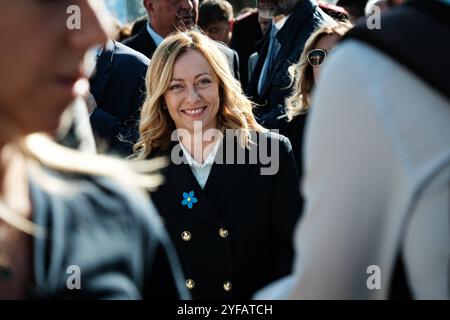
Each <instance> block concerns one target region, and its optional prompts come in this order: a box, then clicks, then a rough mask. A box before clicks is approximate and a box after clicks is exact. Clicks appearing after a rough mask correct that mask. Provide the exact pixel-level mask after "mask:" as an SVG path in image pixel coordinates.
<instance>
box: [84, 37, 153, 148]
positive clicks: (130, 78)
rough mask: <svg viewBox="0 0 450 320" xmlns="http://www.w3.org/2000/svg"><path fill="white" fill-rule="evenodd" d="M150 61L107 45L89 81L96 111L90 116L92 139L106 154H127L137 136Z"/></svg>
mask: <svg viewBox="0 0 450 320" xmlns="http://www.w3.org/2000/svg"><path fill="white" fill-rule="evenodd" d="M149 62H150V60H149V59H148V58H146V57H145V56H144V55H142V54H141V53H139V52H137V51H135V50H132V49H130V48H129V47H127V46H125V45H123V44H121V43H119V42H115V41H110V42H108V45H107V46H106V48H105V49H104V50H103V52H102V54H101V56H100V58H99V59H98V62H97V65H96V71H95V74H94V75H93V77H91V79H90V85H91V93H92V95H93V96H94V98H95V101H96V103H97V108H96V109H95V110H94V112H93V113H92V115H91V124H92V129H93V132H94V136H95V137H96V138H97V140H98V141H99V143H100V144H101V145H102V144H103V143H105V144H106V147H107V150H106V152H108V153H114V154H119V155H124V156H127V155H130V154H131V153H132V147H133V144H134V143H135V142H136V141H137V139H138V137H139V130H138V119H139V113H140V109H141V107H142V104H143V102H144V100H145V92H146V89H145V76H146V73H147V68H148V64H149Z"/></svg>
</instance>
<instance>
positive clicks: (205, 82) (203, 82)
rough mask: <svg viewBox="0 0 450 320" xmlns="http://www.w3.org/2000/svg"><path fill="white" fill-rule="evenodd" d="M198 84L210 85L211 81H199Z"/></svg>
mask: <svg viewBox="0 0 450 320" xmlns="http://www.w3.org/2000/svg"><path fill="white" fill-rule="evenodd" d="M199 83H200V84H208V83H211V80H210V79H200V81H199Z"/></svg>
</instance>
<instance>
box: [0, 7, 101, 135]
mask: <svg viewBox="0 0 450 320" xmlns="http://www.w3.org/2000/svg"><path fill="white" fill-rule="evenodd" d="M72 5H75V6H77V7H71V8H75V11H70V10H68V8H69V7H70V6H72ZM78 8H79V10H78ZM67 11H69V12H71V14H68V13H67ZM74 12H75V15H74ZM77 12H79V13H80V22H81V23H80V26H79V28H78V26H75V27H77V29H73V28H72V29H73V30H71V29H70V28H69V27H70V26H71V25H72V26H73V24H71V22H74V21H75V22H76V20H77V19H76V18H77V16H76V13H77ZM68 26H69V27H68ZM105 41H106V34H105V33H104V31H103V29H102V27H101V25H100V23H99V21H98V18H97V16H96V14H95V13H94V11H93V9H92V7H91V4H90V0H57V1H50V0H14V1H10V0H7V1H3V0H2V1H0V42H1V43H2V45H1V47H0V70H1V75H0V77H1V81H0V117H1V118H3V120H4V121H8V122H9V123H11V124H13V125H14V126H15V127H16V129H18V130H19V131H20V132H21V133H22V134H26V133H32V132H40V131H44V132H53V131H54V130H55V129H56V128H57V126H58V124H59V119H60V116H61V114H62V112H63V111H64V109H65V108H66V106H67V105H68V104H69V103H70V102H71V101H72V100H73V98H74V96H75V94H76V87H78V84H80V79H82V78H83V76H84V75H83V71H82V61H83V58H84V54H85V52H86V50H87V49H88V48H90V47H91V46H93V45H95V44H99V43H103V42H105ZM76 84H77V86H76Z"/></svg>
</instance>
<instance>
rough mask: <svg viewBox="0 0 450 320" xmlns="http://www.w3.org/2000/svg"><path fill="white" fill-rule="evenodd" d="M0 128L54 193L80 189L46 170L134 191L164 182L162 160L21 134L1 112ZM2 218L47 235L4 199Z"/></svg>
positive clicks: (0, 210) (0, 209) (29, 231)
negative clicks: (93, 151) (122, 156)
mask: <svg viewBox="0 0 450 320" xmlns="http://www.w3.org/2000/svg"><path fill="white" fill-rule="evenodd" d="M69 114H70V113H66V115H69ZM63 118H64V117H63ZM67 120H68V119H67V117H66V119H63V121H62V123H63V124H64V123H66V124H67V125H68V124H70V123H71V122H70V119H69V121H67ZM0 127H1V128H2V129H3V138H4V139H3V140H4V141H8V142H7V146H9V147H11V148H14V149H15V150H17V151H18V152H20V154H22V156H23V158H24V160H25V164H26V170H27V174H28V175H29V176H31V177H32V178H33V180H34V181H36V182H37V183H38V184H39V185H40V186H42V187H43V188H44V189H45V190H47V191H49V192H51V193H53V194H59V195H62V196H67V197H71V196H73V195H74V194H77V193H78V192H80V191H81V190H80V188H79V186H78V185H77V184H76V183H74V181H72V180H71V179H69V180H67V181H66V180H65V179H64V178H60V177H56V176H55V175H53V174H51V173H50V174H49V172H48V170H47V169H51V170H52V171H55V172H59V173H62V174H70V175H72V174H74V175H81V176H98V177H108V178H111V179H113V180H115V181H116V182H118V183H120V184H122V185H125V186H127V187H129V188H133V189H134V190H154V189H155V188H156V187H158V186H159V185H160V184H161V183H162V181H163V178H162V176H161V175H160V174H159V173H158V171H159V170H160V169H161V168H162V167H163V166H165V165H166V163H165V161H164V160H163V159H155V160H150V161H149V160H146V161H135V162H133V161H125V160H121V159H116V158H113V157H110V156H106V155H98V154H90V153H82V152H80V151H78V150H74V149H70V148H67V147H64V146H62V145H59V144H57V143H56V142H54V139H53V138H52V137H50V136H49V135H47V134H43V133H32V134H27V135H22V134H21V133H20V131H19V130H18V128H17V127H16V126H15V125H13V124H12V123H11V122H10V121H8V120H6V119H4V118H3V117H2V116H1V115H0ZM60 129H61V127H60ZM62 131H63V132H64V131H65V128H63V129H62ZM0 220H3V221H5V222H6V223H8V224H9V225H11V226H13V227H15V228H17V229H19V230H21V231H23V232H25V233H27V234H30V235H32V236H36V237H45V235H46V230H44V229H42V227H40V226H38V225H36V224H34V223H33V222H32V221H29V220H28V219H26V218H24V217H22V216H21V215H19V214H17V213H16V212H14V211H13V210H11V209H10V208H9V207H8V206H7V205H6V204H5V203H4V202H3V201H2V200H1V199H0Z"/></svg>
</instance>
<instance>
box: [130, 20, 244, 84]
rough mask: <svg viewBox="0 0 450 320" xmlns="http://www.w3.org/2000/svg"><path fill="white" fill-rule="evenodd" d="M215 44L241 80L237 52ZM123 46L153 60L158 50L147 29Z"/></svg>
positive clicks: (236, 76) (220, 44)
mask: <svg viewBox="0 0 450 320" xmlns="http://www.w3.org/2000/svg"><path fill="white" fill-rule="evenodd" d="M214 42H215V43H216V45H217V47H218V48H219V49H220V51H222V52H223V53H224V54H225V57H226V58H227V60H228V63H229V65H230V70H231V72H232V73H233V75H234V77H235V78H236V79H237V80H239V79H240V76H239V57H238V55H237V53H236V51H234V50H232V49H230V48H228V47H227V46H226V45H225V44H223V43H221V42H217V41H214ZM123 44H124V45H126V46H128V47H130V48H132V49H134V50H136V51H139V52H140V53H142V54H144V55H145V56H146V57H148V58H150V59H151V58H152V56H153V53H155V50H156V44H155V42H154V41H153V39H152V37H151V36H150V35H149V34H148V31H147V28H144V29H142V30H141V31H140V32H139V33H138V34H137V35H135V36H133V37H131V38H128V39H126V40H125V41H124V42H123Z"/></svg>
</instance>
